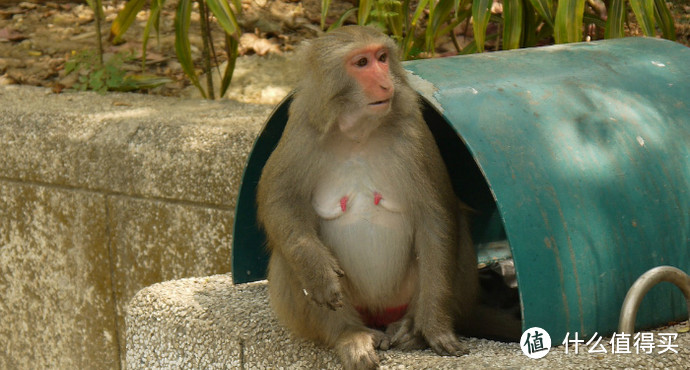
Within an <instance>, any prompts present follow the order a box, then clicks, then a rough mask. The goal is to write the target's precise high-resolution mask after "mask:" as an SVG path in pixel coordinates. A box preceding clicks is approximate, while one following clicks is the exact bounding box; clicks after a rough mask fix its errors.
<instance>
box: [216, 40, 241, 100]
mask: <svg viewBox="0 0 690 370" xmlns="http://www.w3.org/2000/svg"><path fill="white" fill-rule="evenodd" d="M239 45H240V43H239V42H238V41H237V39H236V38H234V37H233V36H231V35H228V34H226V35H225V52H226V53H227V55H228V66H227V67H225V72H224V73H223V79H222V81H221V82H220V96H221V97H223V96H225V92H227V91H228V87H230V82H232V75H233V73H234V72H235V62H236V61H237V57H238V56H239Z"/></svg>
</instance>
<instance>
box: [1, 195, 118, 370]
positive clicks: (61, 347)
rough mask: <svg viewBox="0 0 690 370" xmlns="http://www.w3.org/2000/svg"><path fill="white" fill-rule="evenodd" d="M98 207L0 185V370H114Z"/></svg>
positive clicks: (99, 199)
mask: <svg viewBox="0 0 690 370" xmlns="http://www.w3.org/2000/svg"><path fill="white" fill-rule="evenodd" d="M104 206H105V197H104V196H102V195H99V194H92V193H85V192H81V191H73V190H60V189H51V188H45V187H40V186H32V185H24V184H17V183H8V182H7V181H0V297H1V299H0V369H35V368H53V369H108V368H114V367H117V365H118V362H119V358H118V333H117V327H116V325H115V316H114V309H115V307H114V302H113V299H112V293H111V291H112V289H111V277H110V267H109V265H110V262H109V254H108V244H107V237H106V229H105V226H106V222H105V220H106V214H105V207H104Z"/></svg>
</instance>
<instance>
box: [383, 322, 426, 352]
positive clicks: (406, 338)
mask: <svg viewBox="0 0 690 370" xmlns="http://www.w3.org/2000/svg"><path fill="white" fill-rule="evenodd" d="M386 334H387V335H388V336H390V338H391V345H392V346H393V347H395V348H398V349H402V350H405V351H413V350H422V349H426V348H428V347H429V345H428V344H427V343H426V341H425V340H424V337H422V334H421V333H415V330H414V321H413V320H412V319H411V318H410V317H409V316H408V317H405V318H403V319H402V320H398V321H396V322H394V323H392V324H390V325H388V328H386Z"/></svg>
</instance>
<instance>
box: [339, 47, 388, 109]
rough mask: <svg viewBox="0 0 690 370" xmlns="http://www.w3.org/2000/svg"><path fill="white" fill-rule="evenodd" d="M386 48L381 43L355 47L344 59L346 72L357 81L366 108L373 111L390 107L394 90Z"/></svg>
mask: <svg viewBox="0 0 690 370" xmlns="http://www.w3.org/2000/svg"><path fill="white" fill-rule="evenodd" d="M388 57H389V55H388V49H386V48H385V47H384V46H383V45H376V44H374V45H369V46H367V47H365V48H361V49H355V50H353V51H352V52H351V53H349V54H348V55H347V57H346V60H345V69H346V70H347V73H348V74H349V75H350V76H351V77H352V78H354V79H355V81H357V83H358V84H359V86H360V87H361V89H362V91H363V92H364V96H365V97H366V99H367V102H366V103H367V108H368V109H369V110H370V111H372V112H375V113H381V112H385V111H387V110H388V108H390V105H391V99H392V98H393V93H394V90H395V87H394V84H393V79H392V78H391V75H390V72H389V71H388Z"/></svg>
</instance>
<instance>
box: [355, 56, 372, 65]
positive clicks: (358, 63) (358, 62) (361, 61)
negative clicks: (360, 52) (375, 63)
mask: <svg viewBox="0 0 690 370" xmlns="http://www.w3.org/2000/svg"><path fill="white" fill-rule="evenodd" d="M367 63H369V61H368V60H367V58H359V59H358V60H357V61H356V62H355V65H356V66H357V67H364V66H366V65H367Z"/></svg>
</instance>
